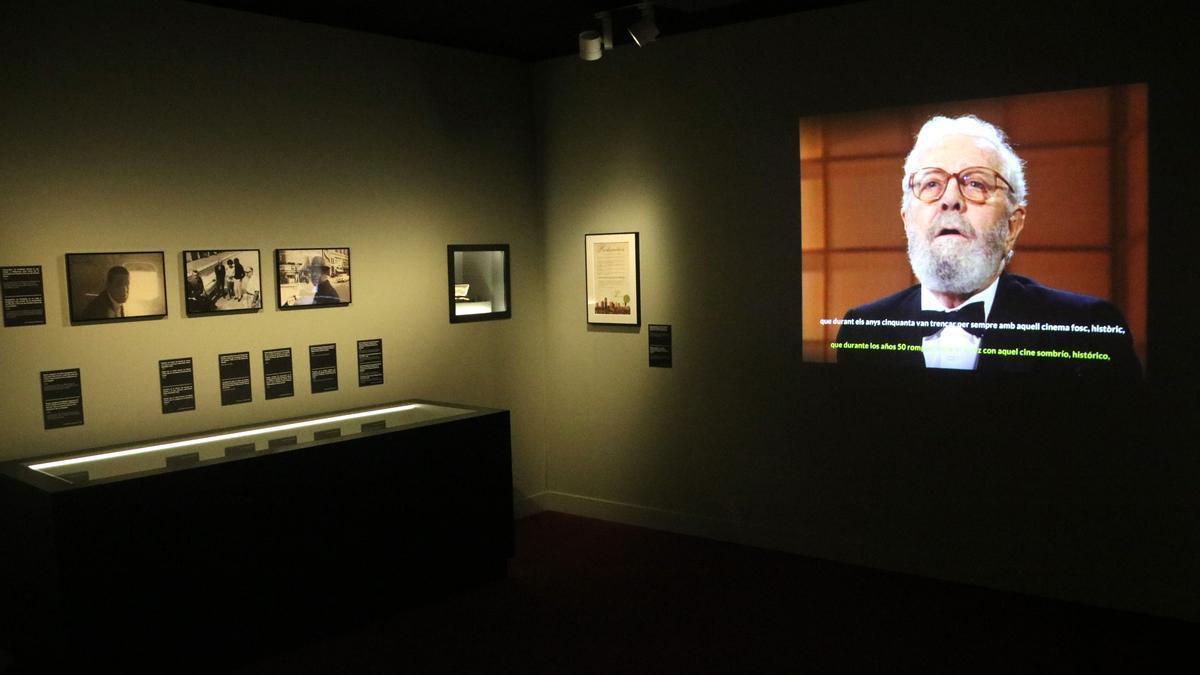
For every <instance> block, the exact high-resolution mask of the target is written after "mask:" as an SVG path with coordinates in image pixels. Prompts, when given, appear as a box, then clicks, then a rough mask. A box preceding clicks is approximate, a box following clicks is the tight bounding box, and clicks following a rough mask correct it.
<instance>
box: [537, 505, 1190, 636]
mask: <svg viewBox="0 0 1200 675" xmlns="http://www.w3.org/2000/svg"><path fill="white" fill-rule="evenodd" d="M513 510H514V513H515V515H516V517H518V518H523V517H526V516H531V515H534V514H537V513H540V512H542V511H557V512H559V513H566V514H569V515H573V516H582V517H585V518H596V519H598V520H607V521H611V522H616V523H622V524H625V525H634V526H637V527H645V528H649V529H653V530H661V531H664V532H673V533H675V534H684V535H689V536H695V537H703V538H705V539H712V540H716V541H723V542H729V543H733V544H741V545H744V546H754V547H756V548H764V549H770V550H774V551H784V552H787V553H794V554H797V555H802V556H805V557H809V558H816V559H821V560H828V561H830V562H836V563H839V564H844V565H850V566H853V567H863V568H865V569H875V570H880V571H884V572H890V573H895V574H904V575H910V576H917V577H922V578H927V579H935V580H941V581H946V582H949V583H957V584H965V585H969V586H976V587H980V588H990V589H993V590H998V591H1004V592H1010V593H1017V594H1020V595H1029V596H1034V597H1044V598H1051V599H1055V600H1061V601H1065V602H1071V603H1076V604H1080V605H1085V606H1090V607H1098V608H1104V609H1115V610H1118V611H1129V612H1136V613H1140V614H1149V615H1152V616H1159V617H1163V618H1170V619H1182V620H1184V621H1190V622H1198V621H1200V612H1198V611H1197V610H1196V608H1195V607H1191V606H1187V605H1186V604H1184V605H1180V604H1177V603H1175V604H1173V603H1154V604H1151V603H1125V602H1119V601H1111V600H1109V601H1101V600H1097V599H1096V598H1092V597H1080V596H1077V595H1075V594H1070V593H1055V592H1053V591H1050V590H1048V589H1038V588H1036V587H1031V585H1030V584H1028V583H1021V582H1019V581H1018V582H1016V583H1011V582H1010V583H1003V582H1001V581H999V580H993V581H992V583H988V582H987V581H985V580H979V579H971V578H956V577H954V576H950V575H946V576H941V575H933V574H928V573H925V572H922V571H921V570H905V569H889V568H887V567H882V566H876V565H870V564H866V563H862V562H854V561H849V560H844V559H840V558H839V557H838V556H835V555H823V553H825V552H824V551H822V550H821V548H820V547H819V546H818V545H816V542H806V541H804V538H803V537H802V536H801V535H800V534H799V533H797V532H794V531H789V530H778V529H771V528H766V527H761V526H754V525H748V524H746V523H742V522H736V521H732V520H723V519H718V518H708V517H704V516H696V515H692V514H688V513H683V512H679V511H668V510H665V509H656V508H652V507H647V506H639V505H637V504H629V503H626V502H618V501H612V500H608V499H597V498H595V497H585V496H583V495H574V494H569V493H566V492H555V491H551V490H547V491H545V492H539V493H537V494H534V495H530V496H528V497H524V498H522V499H520V500H518V501H517V502H516V504H514V509H513Z"/></svg>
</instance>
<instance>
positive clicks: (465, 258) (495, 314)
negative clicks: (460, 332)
mask: <svg viewBox="0 0 1200 675" xmlns="http://www.w3.org/2000/svg"><path fill="white" fill-rule="evenodd" d="M446 267H447V270H448V272H449V281H450V284H449V296H450V323H463V322H467V321H488V320H491V319H509V318H512V291H511V290H510V286H511V284H510V283H509V282H510V279H511V277H510V275H509V270H508V244H451V245H449V246H447V247H446Z"/></svg>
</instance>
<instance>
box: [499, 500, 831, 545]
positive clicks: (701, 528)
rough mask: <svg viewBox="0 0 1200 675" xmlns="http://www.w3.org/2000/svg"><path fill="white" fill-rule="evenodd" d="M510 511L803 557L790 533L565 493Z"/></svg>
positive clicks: (520, 515)
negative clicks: (595, 521) (566, 517)
mask: <svg viewBox="0 0 1200 675" xmlns="http://www.w3.org/2000/svg"><path fill="white" fill-rule="evenodd" d="M513 510H514V512H515V514H516V517H518V518H523V517H526V516H531V515H534V514H536V513H541V512H542V511H557V512H559V513H566V514H569V515H573V516H583V517H584V518H596V519H598V520H608V521H612V522H616V523H622V524H625V525H635V526H637V527H646V528H650V529H652V530H662V531H665V532H674V533H676V534H686V535H690V536H695V537H703V538H705V539H713V540H716V541H725V542H730V543H735V544H743V545H746V546H755V547H758V548H768V549H773V550H777V551H787V552H790V553H799V554H802V555H803V554H805V551H803V550H802V547H801V546H800V545H799V542H797V541H796V537H795V535H794V533H790V532H783V531H777V530H772V529H769V528H763V527H754V526H750V525H746V524H745V523H741V522H737V521H733V520H723V519H718V518H707V517H703V516H696V515H693V514H689V513H683V512H680V511H668V510H666V509H656V508H652V507H648V506H639V505H637V504H629V503H627V502H618V501H613V500H609V499H597V498H595V497H585V496H583V495H573V494H570V493H566V492H555V491H551V490H547V491H545V492H539V493H537V494H534V495H530V496H528V497H525V498H524V499H521V500H518V501H517V503H516V504H515V505H514V509H513ZM809 555H811V554H809Z"/></svg>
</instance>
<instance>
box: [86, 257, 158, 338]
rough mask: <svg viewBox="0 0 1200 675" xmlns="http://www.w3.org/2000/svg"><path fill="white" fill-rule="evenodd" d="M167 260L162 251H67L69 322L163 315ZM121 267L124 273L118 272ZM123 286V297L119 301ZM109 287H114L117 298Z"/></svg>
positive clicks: (93, 321) (147, 317)
mask: <svg viewBox="0 0 1200 675" xmlns="http://www.w3.org/2000/svg"><path fill="white" fill-rule="evenodd" d="M166 262H167V259H166V255H165V254H164V253H163V252H162V251H113V252H104V253H67V254H66V263H67V303H68V306H69V307H70V313H71V323H72V324H83V323H117V322H123V321H140V320H145V319H160V318H162V317H165V316H166V315H167V273H166ZM122 269H123V270H124V271H125V272H124V274H122V273H121V272H120V271H119V270H122ZM122 277H124V279H125V283H124V284H122V283H121V279H122ZM122 286H123V287H124V295H125V299H124V300H121V301H118V298H119V295H120V289H121V288H122ZM110 289H115V290H116V291H117V292H118V297H114V296H113V295H112V293H111V292H110Z"/></svg>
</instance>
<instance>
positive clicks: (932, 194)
mask: <svg viewBox="0 0 1200 675" xmlns="http://www.w3.org/2000/svg"><path fill="white" fill-rule="evenodd" d="M951 178H953V179H954V180H956V181H958V191H959V193H960V194H962V196H963V197H964V198H966V199H969V200H970V201H973V202H976V203H978V204H982V203H984V202H986V201H987V200H988V197H991V196H992V192H993V191H994V190H995V189H996V188H998V187H1000V186H1001V184H1003V186H1004V189H1005V190H1008V191H1009V192H1012V185H1009V183H1008V181H1007V180H1004V176H1001V175H1000V174H998V173H996V172H995V171H993V170H992V169H989V168H987V167H986V166H969V167H967V168H965V169H963V170H962V171H959V172H958V173H950V172H949V171H946V170H945V169H939V168H936V167H930V168H926V169H919V170H917V171H914V172H913V174H912V175H911V176H909V178H908V188H909V189H910V190H912V193H913V196H915V197H916V198H917V199H920V200H921V201H923V202H926V203H931V202H936V201H937V200H939V199H941V198H942V195H943V194H945V192H946V186H948V185H950V179H951Z"/></svg>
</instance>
